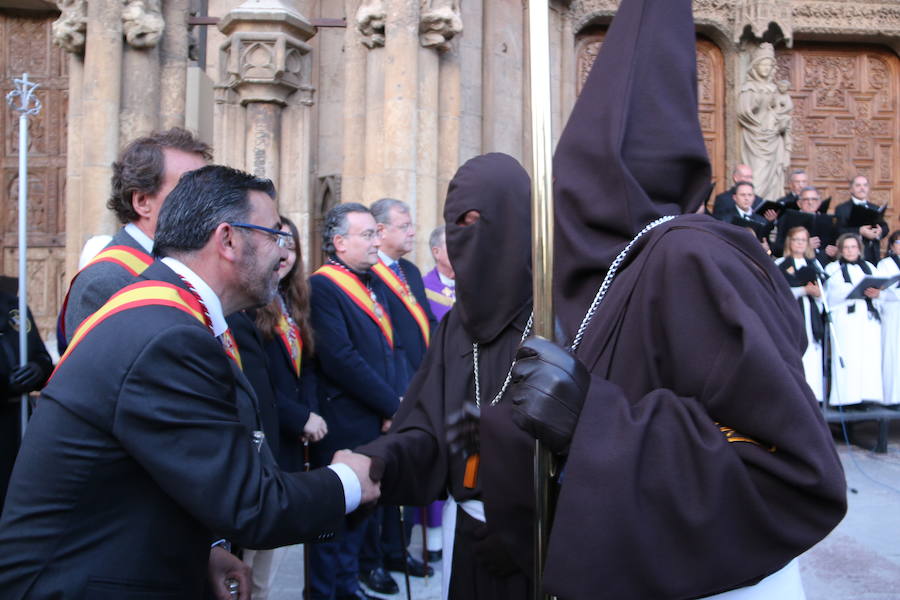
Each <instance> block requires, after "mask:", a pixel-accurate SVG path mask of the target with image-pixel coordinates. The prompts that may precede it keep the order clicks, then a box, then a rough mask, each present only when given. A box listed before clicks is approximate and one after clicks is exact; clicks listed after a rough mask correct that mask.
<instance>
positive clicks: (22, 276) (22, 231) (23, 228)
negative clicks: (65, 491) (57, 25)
mask: <svg viewBox="0 0 900 600" xmlns="http://www.w3.org/2000/svg"><path fill="white" fill-rule="evenodd" d="M23 78H25V79H26V81H27V78H28V73H25V74H24V75H23ZM27 255H28V117H27V116H26V115H25V113H22V114H21V115H20V116H19V366H20V367H24V366H25V365H26V364H28V324H29V322H28V265H27V260H26V259H27V258H28V256H27ZM19 419H20V421H21V426H20V428H19V433H20V435H21V436H24V435H25V427H27V426H28V393H27V392H26V393H24V394H22V398H21V400H20V402H19Z"/></svg>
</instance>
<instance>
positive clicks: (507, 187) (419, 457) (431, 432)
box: [357, 153, 534, 600]
mask: <svg viewBox="0 0 900 600" xmlns="http://www.w3.org/2000/svg"><path fill="white" fill-rule="evenodd" d="M530 186H531V184H530V181H529V179H528V175H527V174H526V173H525V170H524V169H522V167H521V165H519V164H518V163H517V162H516V161H515V159H513V158H512V157H510V156H507V155H505V154H497V153H493V154H486V155H483V156H478V157H476V158H473V159H471V160H470V161H468V162H467V163H466V164H465V165H463V166H462V167H461V168H460V169H459V171H458V172H457V173H456V175H455V176H454V178H453V180H452V181H451V182H450V187H449V191H448V193H447V201H446V203H445V206H444V218H445V220H446V222H447V251H448V253H449V255H450V261H451V262H452V264H453V267H454V271H455V272H456V293H457V297H456V298H457V299H456V304H455V305H454V307H453V308H452V309H451V310H450V312H449V313H447V315H446V316H445V317H444V319H443V320H442V321H441V323H440V326H439V327H438V329H437V331H436V332H435V334H434V337H433V338H432V341H431V345H430V346H429V349H428V352H427V353H426V355H425V358H424V360H423V362H422V365H421V366H420V367H419V371H418V372H417V373H416V376H415V377H414V378H413V380H412V382H410V385H409V388H408V390H407V391H406V394H405V395H404V398H403V401H402V402H401V403H400V410H399V411H398V412H397V415H396V416H395V417H394V424H393V426H392V428H391V431H390V433H388V434H387V435H385V436H382V437H381V438H379V439H377V440H375V441H374V442H371V443H369V444H366V445H365V446H362V447H361V448H358V449H357V451H358V452H361V453H363V454H367V455H370V456H379V457H381V458H382V459H384V461H385V466H386V471H385V474H384V477H383V480H382V495H381V500H382V502H383V503H386V504H406V505H412V506H416V505H419V506H420V505H424V504H427V503H429V502H431V501H432V500H435V499H437V498H439V497H444V496H445V495H446V493H447V490H449V491H450V493H452V494H453V497H454V498H456V499H457V500H460V501H462V500H469V499H480V500H483V501H484V505H485V513H486V517H487V528H488V532H489V534H490V535H496V536H499V538H500V539H501V540H502V545H503V547H504V548H505V549H506V550H507V552H508V553H509V554H510V556H511V557H512V559H513V560H514V561H515V562H516V564H517V566H518V567H519V570H520V572H521V573H520V574H521V575H524V576H527V577H530V575H531V564H532V550H531V548H532V522H533V519H534V509H533V501H532V497H533V492H532V460H533V459H532V456H533V448H534V441H533V440H532V439H531V438H529V437H528V436H527V435H526V434H525V433H524V432H522V431H521V430H520V429H519V428H518V427H516V426H515V425H514V424H513V422H512V420H511V418H510V408H511V404H510V402H509V400H508V399H505V400H502V401H501V402H499V403H498V404H497V405H496V406H490V402H491V399H492V398H494V396H496V394H497V392H498V391H499V390H500V389H501V387H502V385H503V381H504V379H505V377H506V374H507V372H508V371H509V368H510V365H511V363H512V360H513V358H514V357H515V354H516V350H517V348H518V345H519V341H520V340H521V336H522V331H523V329H524V327H525V323H526V322H527V321H528V315H529V313H530V311H531V254H530V252H531V216H530V202H529V200H530V195H531V187H530ZM469 210H478V211H479V212H480V213H481V218H480V219H479V220H478V222H476V223H475V224H473V225H470V226H468V227H460V226H458V225H456V222H457V220H458V219H459V218H460V217H461V216H462V215H464V214H465V213H466V212H467V211H469ZM475 340H478V341H479V342H480V352H479V355H480V360H479V362H480V375H481V376H480V378H479V381H480V384H481V396H482V398H481V400H482V405H481V430H480V441H481V465H480V468H479V474H478V485H477V486H476V488H475V489H466V488H464V487H463V485H462V482H463V472H464V467H465V464H464V462H463V459H462V457H460V456H450V455H449V454H448V451H447V445H446V443H445V441H444V440H445V437H446V436H445V433H444V423H445V422H446V416H447V415H448V414H451V413H453V412H456V411H459V409H460V408H461V407H462V405H463V402H464V401H469V402H473V401H474V400H475V395H474V388H475V385H474V378H473V360H472V342H473V341H475ZM450 558H451V557H449V556H447V557H445V560H450ZM498 600H501V599H498ZM510 600H518V599H510Z"/></svg>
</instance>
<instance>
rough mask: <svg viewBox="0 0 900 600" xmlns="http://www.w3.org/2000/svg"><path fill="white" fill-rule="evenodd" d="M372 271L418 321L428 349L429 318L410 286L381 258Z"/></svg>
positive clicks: (429, 334)
mask: <svg viewBox="0 0 900 600" xmlns="http://www.w3.org/2000/svg"><path fill="white" fill-rule="evenodd" d="M372 270H373V271H375V273H376V274H377V275H378V276H379V277H381V280H382V281H383V282H385V283H386V284H387V286H388V287H389V288H390V290H391V291H392V292H394V294H395V295H396V296H397V297H398V298H400V301H401V302H403V306H405V307H406V310H408V311H409V314H411V315H412V316H413V319H415V320H416V324H417V325H418V326H419V330H421V332H422V337H423V338H424V339H425V347H426V348H427V347H428V342H429V340H430V339H431V332H430V328H429V325H428V317H427V316H426V315H425V309H423V308H422V305H421V304H419V302H418V301H417V300H416V297H415V296H413V293H412V291H411V290H410V289H409V286H408V285H407V284H406V282H404V281H401V280H400V278H399V277H397V274H396V273H394V272H393V271H392V270H391V268H390V267H388V266H387V265H386V264H384V263H383V262H382V261H381V259H380V258H379V259H378V262H377V263H375V266H374V267H372Z"/></svg>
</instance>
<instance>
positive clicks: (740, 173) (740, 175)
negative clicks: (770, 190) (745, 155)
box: [712, 165, 763, 221]
mask: <svg viewBox="0 0 900 600" xmlns="http://www.w3.org/2000/svg"><path fill="white" fill-rule="evenodd" d="M731 180H732V181H733V182H734V185H732V186H731V188H730V189H728V190H725V191H724V192H722V193H721V194H719V195H718V196H716V199H715V201H714V202H713V212H712V216H713V217H715V218H716V219H718V220H720V221H727V220H729V219H730V218H731V216H732V214H733V213H734V194H735V192H736V191H737V184H739V183H743V182H747V183H753V169H751V168H750V165H737V166H735V167H734V170H732V171H731ZM762 203H763V199H762V198H761V197H759V196H757V195H755V194H754V195H753V205H752V206H751V208H752V209H753V210H756V208H757V207H758V206H759V205H760V204H762Z"/></svg>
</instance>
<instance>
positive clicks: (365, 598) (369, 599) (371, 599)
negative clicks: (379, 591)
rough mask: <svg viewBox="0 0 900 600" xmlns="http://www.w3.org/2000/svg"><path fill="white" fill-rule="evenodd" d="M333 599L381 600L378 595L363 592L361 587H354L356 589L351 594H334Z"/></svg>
mask: <svg viewBox="0 0 900 600" xmlns="http://www.w3.org/2000/svg"><path fill="white" fill-rule="evenodd" d="M335 600H382V599H381V598H379V597H378V596H370V595H369V594H367V593H365V592H364V591H363V589H362V588H356V591H355V592H354V593H352V594H346V595H344V596H335Z"/></svg>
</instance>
